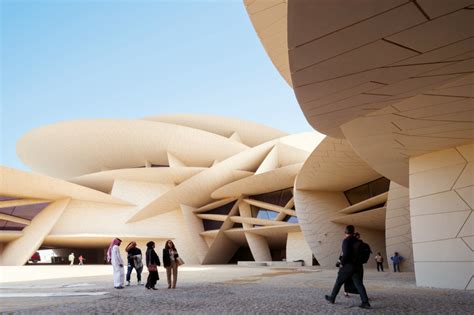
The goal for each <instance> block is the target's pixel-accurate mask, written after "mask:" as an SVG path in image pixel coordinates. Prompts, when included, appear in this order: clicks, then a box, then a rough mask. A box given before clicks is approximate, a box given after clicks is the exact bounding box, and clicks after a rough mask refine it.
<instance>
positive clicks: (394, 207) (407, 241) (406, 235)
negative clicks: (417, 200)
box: [385, 181, 415, 271]
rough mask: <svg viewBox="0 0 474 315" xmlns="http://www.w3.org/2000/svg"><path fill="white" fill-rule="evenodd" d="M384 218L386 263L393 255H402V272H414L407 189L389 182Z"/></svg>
mask: <svg viewBox="0 0 474 315" xmlns="http://www.w3.org/2000/svg"><path fill="white" fill-rule="evenodd" d="M387 199H388V200H387V206H386V218H385V247H386V251H387V258H386V260H387V262H388V263H390V262H391V260H390V257H391V256H392V255H393V254H394V253H395V252H398V253H403V258H404V260H403V264H402V268H403V270H404V271H414V268H415V267H414V258H413V246H412V235H411V217H410V214H411V215H413V208H411V205H410V191H409V190H408V188H406V187H403V186H401V185H398V184H397V183H395V182H393V181H392V182H390V187H389V191H388V198H387Z"/></svg>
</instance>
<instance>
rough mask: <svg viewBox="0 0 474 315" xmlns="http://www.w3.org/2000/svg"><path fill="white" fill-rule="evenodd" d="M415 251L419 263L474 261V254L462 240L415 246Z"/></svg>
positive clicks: (456, 239)
mask: <svg viewBox="0 0 474 315" xmlns="http://www.w3.org/2000/svg"><path fill="white" fill-rule="evenodd" d="M413 249H414V253H415V261H416V262H417V263H418V262H432V261H438V262H449V261H454V262H457V261H470V262H472V261H473V259H474V252H473V251H472V250H471V249H470V248H469V247H468V246H467V244H466V243H464V242H463V240H462V239H461V238H452V239H448V240H440V241H433V242H426V243H418V244H413Z"/></svg>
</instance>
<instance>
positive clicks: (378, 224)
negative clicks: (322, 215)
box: [331, 207, 385, 231]
mask: <svg viewBox="0 0 474 315" xmlns="http://www.w3.org/2000/svg"><path fill="white" fill-rule="evenodd" d="M331 221H332V222H336V223H340V224H344V225H349V224H352V225H354V226H357V227H363V228H366V229H371V230H377V231H385V207H381V208H376V209H371V210H367V211H361V212H358V213H354V214H348V215H345V216H340V217H338V218H335V219H332V220H331Z"/></svg>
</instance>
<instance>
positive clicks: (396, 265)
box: [374, 252, 403, 272]
mask: <svg viewBox="0 0 474 315" xmlns="http://www.w3.org/2000/svg"><path fill="white" fill-rule="evenodd" d="M374 259H375V262H376V263H377V271H382V272H383V262H384V259H383V256H382V254H381V253H380V252H378V253H377V255H375V257H374ZM390 260H391V261H392V264H393V272H397V271H398V272H400V263H401V262H402V260H403V257H402V256H400V254H399V253H398V252H395V253H394V254H393V256H392V257H390Z"/></svg>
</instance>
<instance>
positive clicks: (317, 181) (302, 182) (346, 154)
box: [296, 137, 381, 191]
mask: <svg viewBox="0 0 474 315" xmlns="http://www.w3.org/2000/svg"><path fill="white" fill-rule="evenodd" d="M349 173H350V174H351V176H347V174H349ZM379 177H381V176H380V175H379V174H378V173H377V172H375V171H374V170H373V169H371V168H370V167H369V166H368V165H367V164H366V163H365V162H364V161H363V160H362V159H360V158H359V157H358V156H357V154H356V153H355V152H354V151H353V149H352V148H351V146H350V144H349V143H348V142H347V141H345V140H340V139H334V138H329V137H327V138H325V139H324V140H323V141H322V142H321V143H320V145H318V147H317V148H316V149H315V150H314V151H313V153H311V155H310V156H309V157H308V159H307V160H306V162H305V163H304V165H303V168H302V169H301V171H300V173H299V175H298V176H297V178H296V187H297V189H300V190H323V191H344V190H347V189H349V188H353V187H355V186H358V185H360V184H361V183H366V182H369V181H371V180H374V179H377V178H379Z"/></svg>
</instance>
